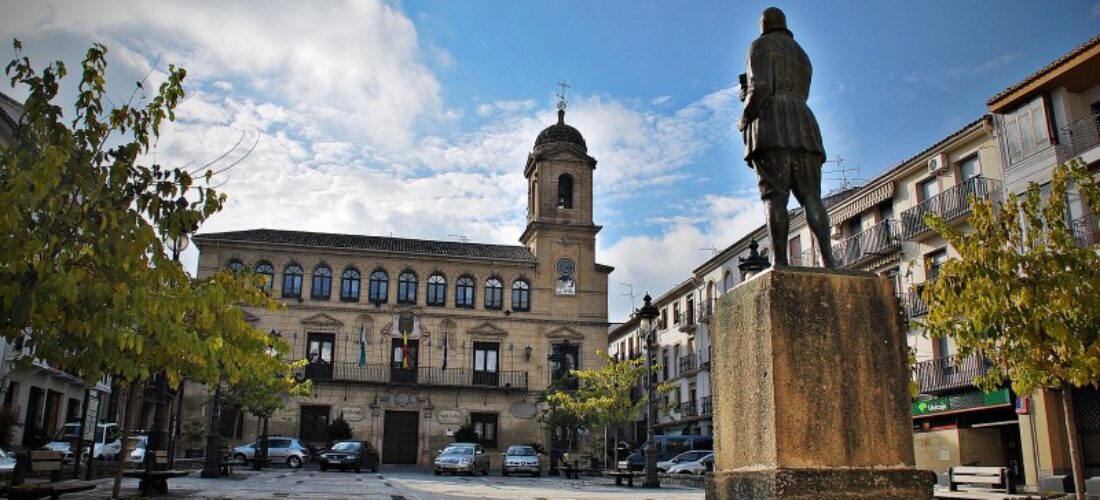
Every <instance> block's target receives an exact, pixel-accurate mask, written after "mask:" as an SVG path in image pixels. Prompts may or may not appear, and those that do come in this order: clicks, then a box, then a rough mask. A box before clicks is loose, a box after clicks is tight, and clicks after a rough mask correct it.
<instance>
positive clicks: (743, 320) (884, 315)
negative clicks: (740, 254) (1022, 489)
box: [707, 268, 935, 500]
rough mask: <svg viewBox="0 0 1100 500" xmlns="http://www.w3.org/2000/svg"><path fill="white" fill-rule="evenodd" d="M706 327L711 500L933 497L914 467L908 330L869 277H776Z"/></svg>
mask: <svg viewBox="0 0 1100 500" xmlns="http://www.w3.org/2000/svg"><path fill="white" fill-rule="evenodd" d="M715 318H716V319H715V320H713V321H712V329H711V344H712V346H713V347H712V348H713V350H714V352H713V357H712V359H711V365H712V372H711V377H712V379H711V388H712V389H711V390H712V393H713V396H714V404H715V406H714V408H715V411H714V429H715V430H714V433H715V436H714V445H715V448H714V449H715V463H714V469H715V474H714V475H713V477H712V478H711V479H710V481H708V484H707V498H708V499H787V500H790V499H799V500H801V499H806V500H809V499H857V498H858V499H871V498H874V499H899V500H900V499H905V500H917V499H930V498H931V497H932V484H933V483H934V481H935V475H934V474H932V473H931V472H929V471H918V470H916V469H914V468H913V463H914V457H913V433H912V429H911V425H912V424H911V422H912V417H911V415H910V414H909V412H910V404H909V396H908V394H909V391H908V384H909V371H908V368H907V363H906V352H905V349H906V345H905V330H904V328H903V327H902V321H901V316H900V315H899V313H898V301H897V299H896V298H895V297H894V293H893V288H892V285H891V283H890V282H889V281H888V280H886V279H883V278H880V277H878V276H875V275H874V274H870V273H859V272H849V271H825V270H820V269H793V268H780V269H777V270H776V269H773V270H769V271H766V272H764V273H763V274H760V275H758V276H756V277H754V278H752V279H750V280H749V281H747V282H745V283H743V284H741V285H740V286H738V287H737V288H735V289H733V290H731V291H730V292H728V293H726V294H725V295H724V296H723V297H722V298H721V300H720V301H719V303H718V306H717V308H716V311H715Z"/></svg>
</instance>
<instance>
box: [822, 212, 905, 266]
mask: <svg viewBox="0 0 1100 500" xmlns="http://www.w3.org/2000/svg"><path fill="white" fill-rule="evenodd" d="M900 250H901V231H900V230H899V229H898V221H896V220H894V219H886V220H884V221H882V222H879V223H878V224H875V225H873V226H871V227H869V228H867V229H865V230H863V231H860V232H859V233H857V234H854V235H852V236H849V237H848V238H845V239H844V240H841V241H840V243H837V244H836V245H833V258H834V259H836V265H837V267H850V266H855V265H857V264H860V263H862V262H864V261H866V260H868V259H870V258H872V257H877V256H881V255H888V254H891V253H894V252H898V251H900Z"/></svg>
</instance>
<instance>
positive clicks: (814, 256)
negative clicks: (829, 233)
mask: <svg viewBox="0 0 1100 500" xmlns="http://www.w3.org/2000/svg"><path fill="white" fill-rule="evenodd" d="M787 263H788V264H790V265H791V266H792V267H821V255H820V254H818V253H817V249H816V248H809V249H806V250H803V251H802V252H801V253H799V254H798V255H792V256H791V258H790V259H789V261H788V262H787Z"/></svg>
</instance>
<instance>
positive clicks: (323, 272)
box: [310, 266, 332, 300]
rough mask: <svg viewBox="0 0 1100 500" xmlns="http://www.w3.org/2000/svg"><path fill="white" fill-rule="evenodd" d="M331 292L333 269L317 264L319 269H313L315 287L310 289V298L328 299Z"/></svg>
mask: <svg viewBox="0 0 1100 500" xmlns="http://www.w3.org/2000/svg"><path fill="white" fill-rule="evenodd" d="M331 293H332V269H329V268H328V266H317V269H314V270H313V288H312V289H311V291H310V298H312V299H318V300H328V298H329V295H330V294H331Z"/></svg>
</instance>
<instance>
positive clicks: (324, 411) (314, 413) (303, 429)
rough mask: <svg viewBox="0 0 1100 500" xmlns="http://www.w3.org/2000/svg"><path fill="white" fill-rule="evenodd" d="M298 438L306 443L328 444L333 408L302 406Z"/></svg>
mask: <svg viewBox="0 0 1100 500" xmlns="http://www.w3.org/2000/svg"><path fill="white" fill-rule="evenodd" d="M301 411H302V414H301V420H299V425H300V427H299V428H298V438H299V439H300V440H301V441H302V442H305V443H309V444H314V445H324V444H325V443H327V442H328V424H329V415H330V414H331V413H332V407H331V406H324V405H302V407H301Z"/></svg>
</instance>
